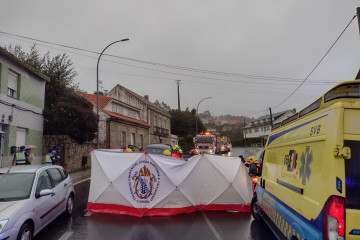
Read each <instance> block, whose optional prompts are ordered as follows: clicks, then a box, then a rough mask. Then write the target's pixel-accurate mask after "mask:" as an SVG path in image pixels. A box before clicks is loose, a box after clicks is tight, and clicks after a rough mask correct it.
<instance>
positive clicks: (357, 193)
mask: <svg viewBox="0 0 360 240" xmlns="http://www.w3.org/2000/svg"><path fill="white" fill-rule="evenodd" d="M344 145H345V146H346V147H350V149H351V159H345V160H344V161H345V191H346V200H345V201H346V208H351V209H360V174H359V169H360V141H344Z"/></svg>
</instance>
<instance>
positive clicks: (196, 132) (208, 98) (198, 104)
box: [196, 97, 212, 135]
mask: <svg viewBox="0 0 360 240" xmlns="http://www.w3.org/2000/svg"><path fill="white" fill-rule="evenodd" d="M210 98H212V97H207V98H203V99H201V100H200V102H199V103H198V105H197V107H196V135H197V134H198V124H197V122H198V121H197V120H198V108H199V105H200V103H201V102H202V101H204V100H206V99H210Z"/></svg>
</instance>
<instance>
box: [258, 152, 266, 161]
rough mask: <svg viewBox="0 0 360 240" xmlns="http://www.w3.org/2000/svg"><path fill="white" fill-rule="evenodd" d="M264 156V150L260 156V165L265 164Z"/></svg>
mask: <svg viewBox="0 0 360 240" xmlns="http://www.w3.org/2000/svg"><path fill="white" fill-rule="evenodd" d="M264 156H265V150H263V152H262V153H261V155H260V159H259V162H260V163H262V162H263V160H264Z"/></svg>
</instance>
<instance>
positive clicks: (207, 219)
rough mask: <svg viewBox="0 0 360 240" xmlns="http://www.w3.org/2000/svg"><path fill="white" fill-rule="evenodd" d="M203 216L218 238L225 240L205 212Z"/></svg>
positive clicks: (218, 239)
mask: <svg viewBox="0 0 360 240" xmlns="http://www.w3.org/2000/svg"><path fill="white" fill-rule="evenodd" d="M202 215H203V217H204V218H205V221H206V223H207V225H208V226H209V228H210V230H211V232H212V233H213V234H214V236H215V237H216V239H217V240H223V239H222V237H221V236H220V234H219V233H218V232H217V231H216V229H215V227H214V225H213V224H212V223H211V222H210V220H209V218H208V217H207V216H206V214H205V212H202Z"/></svg>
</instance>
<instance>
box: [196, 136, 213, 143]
mask: <svg viewBox="0 0 360 240" xmlns="http://www.w3.org/2000/svg"><path fill="white" fill-rule="evenodd" d="M196 142H197V143H211V142H212V138H211V137H196Z"/></svg>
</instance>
